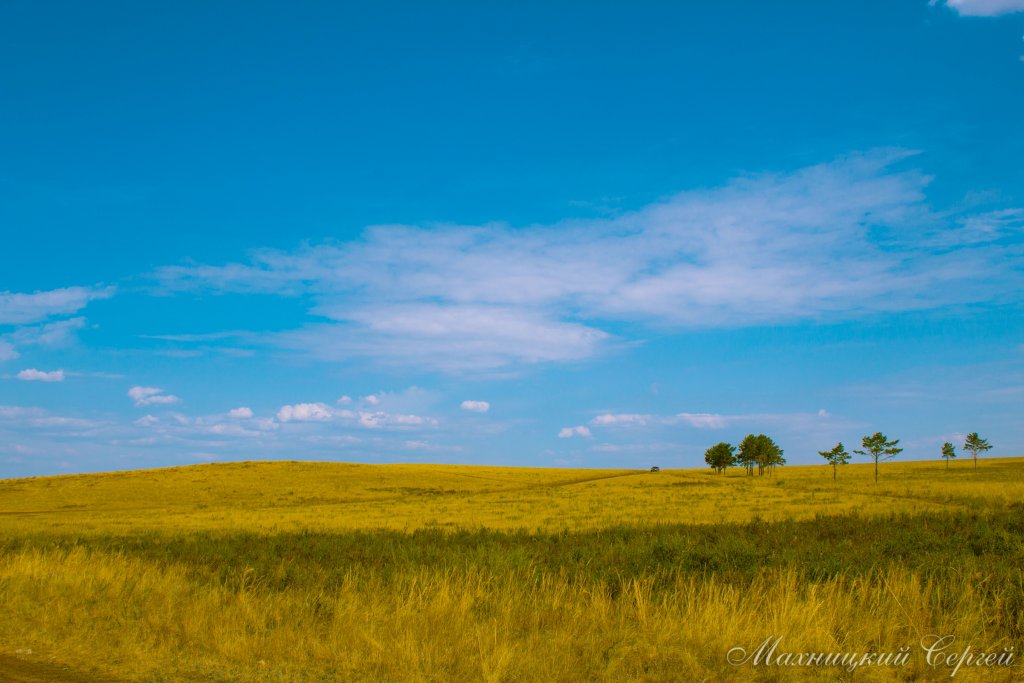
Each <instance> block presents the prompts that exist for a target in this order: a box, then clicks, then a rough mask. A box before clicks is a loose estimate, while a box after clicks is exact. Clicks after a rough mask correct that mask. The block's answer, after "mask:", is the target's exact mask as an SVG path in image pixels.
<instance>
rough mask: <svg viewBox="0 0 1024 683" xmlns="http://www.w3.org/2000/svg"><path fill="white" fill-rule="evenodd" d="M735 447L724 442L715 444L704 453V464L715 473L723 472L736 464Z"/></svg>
mask: <svg viewBox="0 0 1024 683" xmlns="http://www.w3.org/2000/svg"><path fill="white" fill-rule="evenodd" d="M735 451H736V447H735V446H733V445H731V444H727V443H725V442H724V441H723V442H721V443H716V444H715V445H714V446H712V447H711V448H709V449H707V450H706V451H704V462H706V463H707V464H708V465H710V466H711V469H713V470H714V471H715V472H718V473H719V474H721V473H722V472H723V471H725V468H726V467H732V466H733V465H735V464H736V456H734V455H733V453H735Z"/></svg>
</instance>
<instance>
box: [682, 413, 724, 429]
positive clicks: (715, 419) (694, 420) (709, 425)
mask: <svg viewBox="0 0 1024 683" xmlns="http://www.w3.org/2000/svg"><path fill="white" fill-rule="evenodd" d="M676 419H677V420H682V421H683V422H685V423H687V424H688V425H690V426H691V427H697V428H700V429H719V428H721V427H724V426H725V424H726V418H725V417H724V416H722V415H717V414H712V413H679V414H678V415H676Z"/></svg>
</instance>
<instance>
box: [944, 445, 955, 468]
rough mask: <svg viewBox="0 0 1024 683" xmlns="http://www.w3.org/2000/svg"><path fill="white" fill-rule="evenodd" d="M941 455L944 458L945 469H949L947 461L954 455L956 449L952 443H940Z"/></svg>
mask: <svg viewBox="0 0 1024 683" xmlns="http://www.w3.org/2000/svg"><path fill="white" fill-rule="evenodd" d="M942 457H943V458H945V459H946V469H947V470H948V469H949V461H950V460H952V459H953V458H955V457H956V449H955V448H953V444H951V443H950V442H948V441H947V442H946V443H944V444H942Z"/></svg>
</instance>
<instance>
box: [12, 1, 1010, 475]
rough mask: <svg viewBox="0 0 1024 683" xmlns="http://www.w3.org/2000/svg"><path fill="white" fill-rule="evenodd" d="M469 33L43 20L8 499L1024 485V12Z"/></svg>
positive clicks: (143, 10) (32, 104) (636, 17)
mask: <svg viewBox="0 0 1024 683" xmlns="http://www.w3.org/2000/svg"><path fill="white" fill-rule="evenodd" d="M947 3H948V4H947ZM437 4H438V5H440V6H435V7H426V6H423V5H422V3H369V4H365V3H364V4H362V5H359V6H354V5H353V6H346V5H345V4H343V3H314V2H310V3H284V2H263V3H257V4H246V5H245V6H243V5H242V4H240V3H230V2H222V3H174V4H165V5H152V4H148V5H146V6H142V5H139V4H138V3H129V2H101V3H90V4H88V5H86V4H82V3H58V2H8V3H5V5H4V8H3V9H2V14H3V17H2V20H0V60H2V62H3V63H4V64H5V65H7V66H6V67H5V68H4V69H3V70H2V71H0V93H2V98H3V105H2V106H0V231H2V245H3V246H2V249H0V476H26V475H37V474H51V473H61V472H82V471H96V470H111V469H129V468H138V467H153V466H166V465H180V464H189V463H195V462H205V461H211V460H239V459H259V458H294V459H314V460H342V461H361V462H396V461H401V462H459V463H488V464H508V465H540V466H574V467H645V466H650V465H652V464H659V465H661V466H663V467H685V466H700V465H702V464H703V462H702V456H703V452H704V449H705V448H707V447H708V446H710V445H712V444H714V443H716V442H718V441H721V440H725V441H731V442H733V443H736V442H738V441H739V440H740V439H741V438H742V437H743V436H744V435H745V434H747V433H750V432H753V433H758V432H764V433H767V434H769V435H772V436H773V437H775V438H776V440H777V441H778V442H779V444H780V445H781V446H782V447H783V448H784V449H785V453H786V456H787V458H788V459H789V462H791V463H813V462H821V459H820V457H819V456H818V455H817V451H819V450H827V449H828V448H831V446H832V445H834V444H835V443H836V441H839V440H842V441H843V442H844V443H845V444H846V445H847V447H848V448H852V447H856V446H858V445H859V441H860V437H861V436H862V435H864V434H869V433H874V432H875V431H879V430H880V431H883V432H885V433H886V434H888V435H889V436H890V437H895V438H900V439H901V443H902V445H904V446H905V447H906V450H905V452H904V453H903V454H902V455H901V457H905V458H936V457H938V455H939V450H940V447H941V445H942V443H943V441H946V440H950V441H953V442H954V443H956V444H957V445H959V444H962V441H963V435H964V434H965V433H966V432H969V431H979V432H981V434H982V436H987V437H989V439H990V440H991V441H992V442H993V444H994V445H995V448H994V449H993V451H991V453H990V454H991V455H1024V425H1022V421H1021V420H1020V415H1021V409H1022V408H1024V324H1022V318H1021V310H1022V303H1024V302H1022V292H1024V164H1021V163H1020V160H1021V158H1024V126H1022V124H1021V121H1024V41H1022V34H1024V1H1022V0H958V1H957V2H953V1H952V0H947V1H946V2H941V1H939V2H932V3H929V2H928V1H927V0H923V1H922V0H908V1H906V2H889V1H887V2H863V1H861V2H834V3H831V2H830V3H807V2H792V3H785V2H775V3H753V2H749V3H736V2H722V3H700V4H697V3H667V2H646V3H644V2H641V3H621V2H593V3H575V2H573V3H558V2H554V3H552V2H545V3H523V2H517V3H469V2H466V3H454V2H453V3H437Z"/></svg>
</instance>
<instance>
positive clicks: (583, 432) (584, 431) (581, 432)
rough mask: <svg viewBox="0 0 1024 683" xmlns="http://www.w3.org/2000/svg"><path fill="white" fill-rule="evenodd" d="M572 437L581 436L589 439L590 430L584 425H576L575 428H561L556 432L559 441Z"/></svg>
mask: <svg viewBox="0 0 1024 683" xmlns="http://www.w3.org/2000/svg"><path fill="white" fill-rule="evenodd" d="M574 436H582V437H584V438H587V439H589V438H590V436H591V434H590V429H589V428H588V427H587V426H586V425H577V426H576V427H562V429H561V430H559V432H558V438H559V439H571V438H573V437H574Z"/></svg>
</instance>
